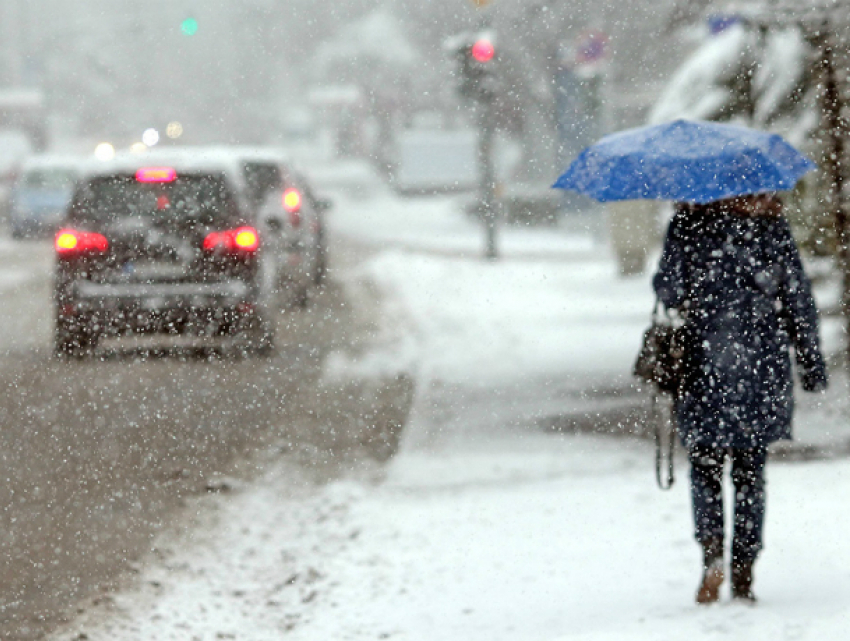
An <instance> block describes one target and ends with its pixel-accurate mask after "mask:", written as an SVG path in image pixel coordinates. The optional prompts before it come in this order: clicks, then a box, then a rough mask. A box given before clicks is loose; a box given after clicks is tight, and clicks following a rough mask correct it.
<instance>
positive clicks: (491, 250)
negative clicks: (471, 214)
mask: <svg viewBox="0 0 850 641" xmlns="http://www.w3.org/2000/svg"><path fill="white" fill-rule="evenodd" d="M494 133H495V125H494V123H493V97H492V96H490V95H485V96H482V98H481V100H479V101H478V165H479V174H480V175H479V180H480V183H479V198H480V212H481V217H482V220H483V222H484V233H485V237H486V247H485V250H484V257H485V258H486V259H487V260H495V259H496V258H498V257H499V254H498V250H497V249H496V218H497V206H496V172H495V170H494V168H493V136H494Z"/></svg>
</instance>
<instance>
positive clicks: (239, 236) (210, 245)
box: [203, 226, 260, 253]
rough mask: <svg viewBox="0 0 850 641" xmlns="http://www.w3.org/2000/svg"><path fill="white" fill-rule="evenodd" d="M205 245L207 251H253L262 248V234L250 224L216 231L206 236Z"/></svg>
mask: <svg viewBox="0 0 850 641" xmlns="http://www.w3.org/2000/svg"><path fill="white" fill-rule="evenodd" d="M203 247H204V250H206V251H215V250H217V249H222V250H224V251H225V252H230V253H235V252H246V253H253V252H255V251H257V250H258V249H259V248H260V234H259V233H258V232H257V230H256V229H254V228H253V227H248V226H245V227H239V228H237V229H228V230H227V231H214V232H210V233H209V234H207V237H206V238H204V244H203Z"/></svg>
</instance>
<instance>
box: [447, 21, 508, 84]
mask: <svg viewBox="0 0 850 641" xmlns="http://www.w3.org/2000/svg"><path fill="white" fill-rule="evenodd" d="M495 41H496V39H495V36H494V34H493V33H492V32H481V33H476V34H461V35H460V36H458V37H457V38H455V39H454V40H453V44H454V47H453V48H454V51H455V55H456V56H457V58H458V61H459V64H460V94H461V95H462V96H464V97H466V98H472V99H475V100H490V99H492V98H493V96H495V94H496V92H497V91H498V76H497V69H496V67H497V63H498V55H497V50H496V45H495Z"/></svg>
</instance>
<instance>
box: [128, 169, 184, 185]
mask: <svg viewBox="0 0 850 641" xmlns="http://www.w3.org/2000/svg"><path fill="white" fill-rule="evenodd" d="M136 180H137V181H139V182H140V183H170V182H174V181H175V180H177V171H176V170H175V169H174V168H172V167H142V168H141V169H139V171H137V172H136Z"/></svg>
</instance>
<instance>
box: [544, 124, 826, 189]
mask: <svg viewBox="0 0 850 641" xmlns="http://www.w3.org/2000/svg"><path fill="white" fill-rule="evenodd" d="M815 167H816V165H815V164H814V163H813V162H812V161H811V160H809V159H808V158H806V157H805V156H803V155H802V154H801V153H800V152H799V151H797V150H796V149H794V147H792V146H791V145H789V144H788V143H787V142H785V140H783V139H782V137H781V136H778V135H776V134H770V133H766V132H763V131H756V130H754V129H747V128H745V127H738V126H735V125H726V124H718V123H713V122H689V121H687V120H677V121H675V122H670V123H665V124H663V125H655V126H652V127H641V128H638V129H629V130H626V131H621V132H619V133H615V134H611V135H610V136H606V137H605V138H603V139H602V140H600V141H599V142H597V143H596V144H595V145H591V146H590V147H588V148H587V149H585V150H584V151H583V152H581V154H579V157H578V158H576V159H575V161H574V162H573V163H572V164H571V165H570V167H569V169H567V171H566V172H565V173H564V174H563V175H562V176H561V177H560V178H558V180H557V182H556V183H555V184H554V185H553V187H556V188H559V189H571V190H573V191H577V192H579V193H582V194H586V195H588V196H591V197H592V198H595V199H596V200H598V201H600V202H609V201H613V200H634V199H646V200H675V201H678V202H690V203H708V202H712V201H715V200H722V199H724V198H731V197H733V196H743V195H745V194H760V193H766V192H774V191H785V190H788V189H793V188H794V186H795V185H796V184H797V181H798V180H800V178H802V177H803V175H804V174H806V173H807V172H809V171H811V170H812V169H814V168H815Z"/></svg>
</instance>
